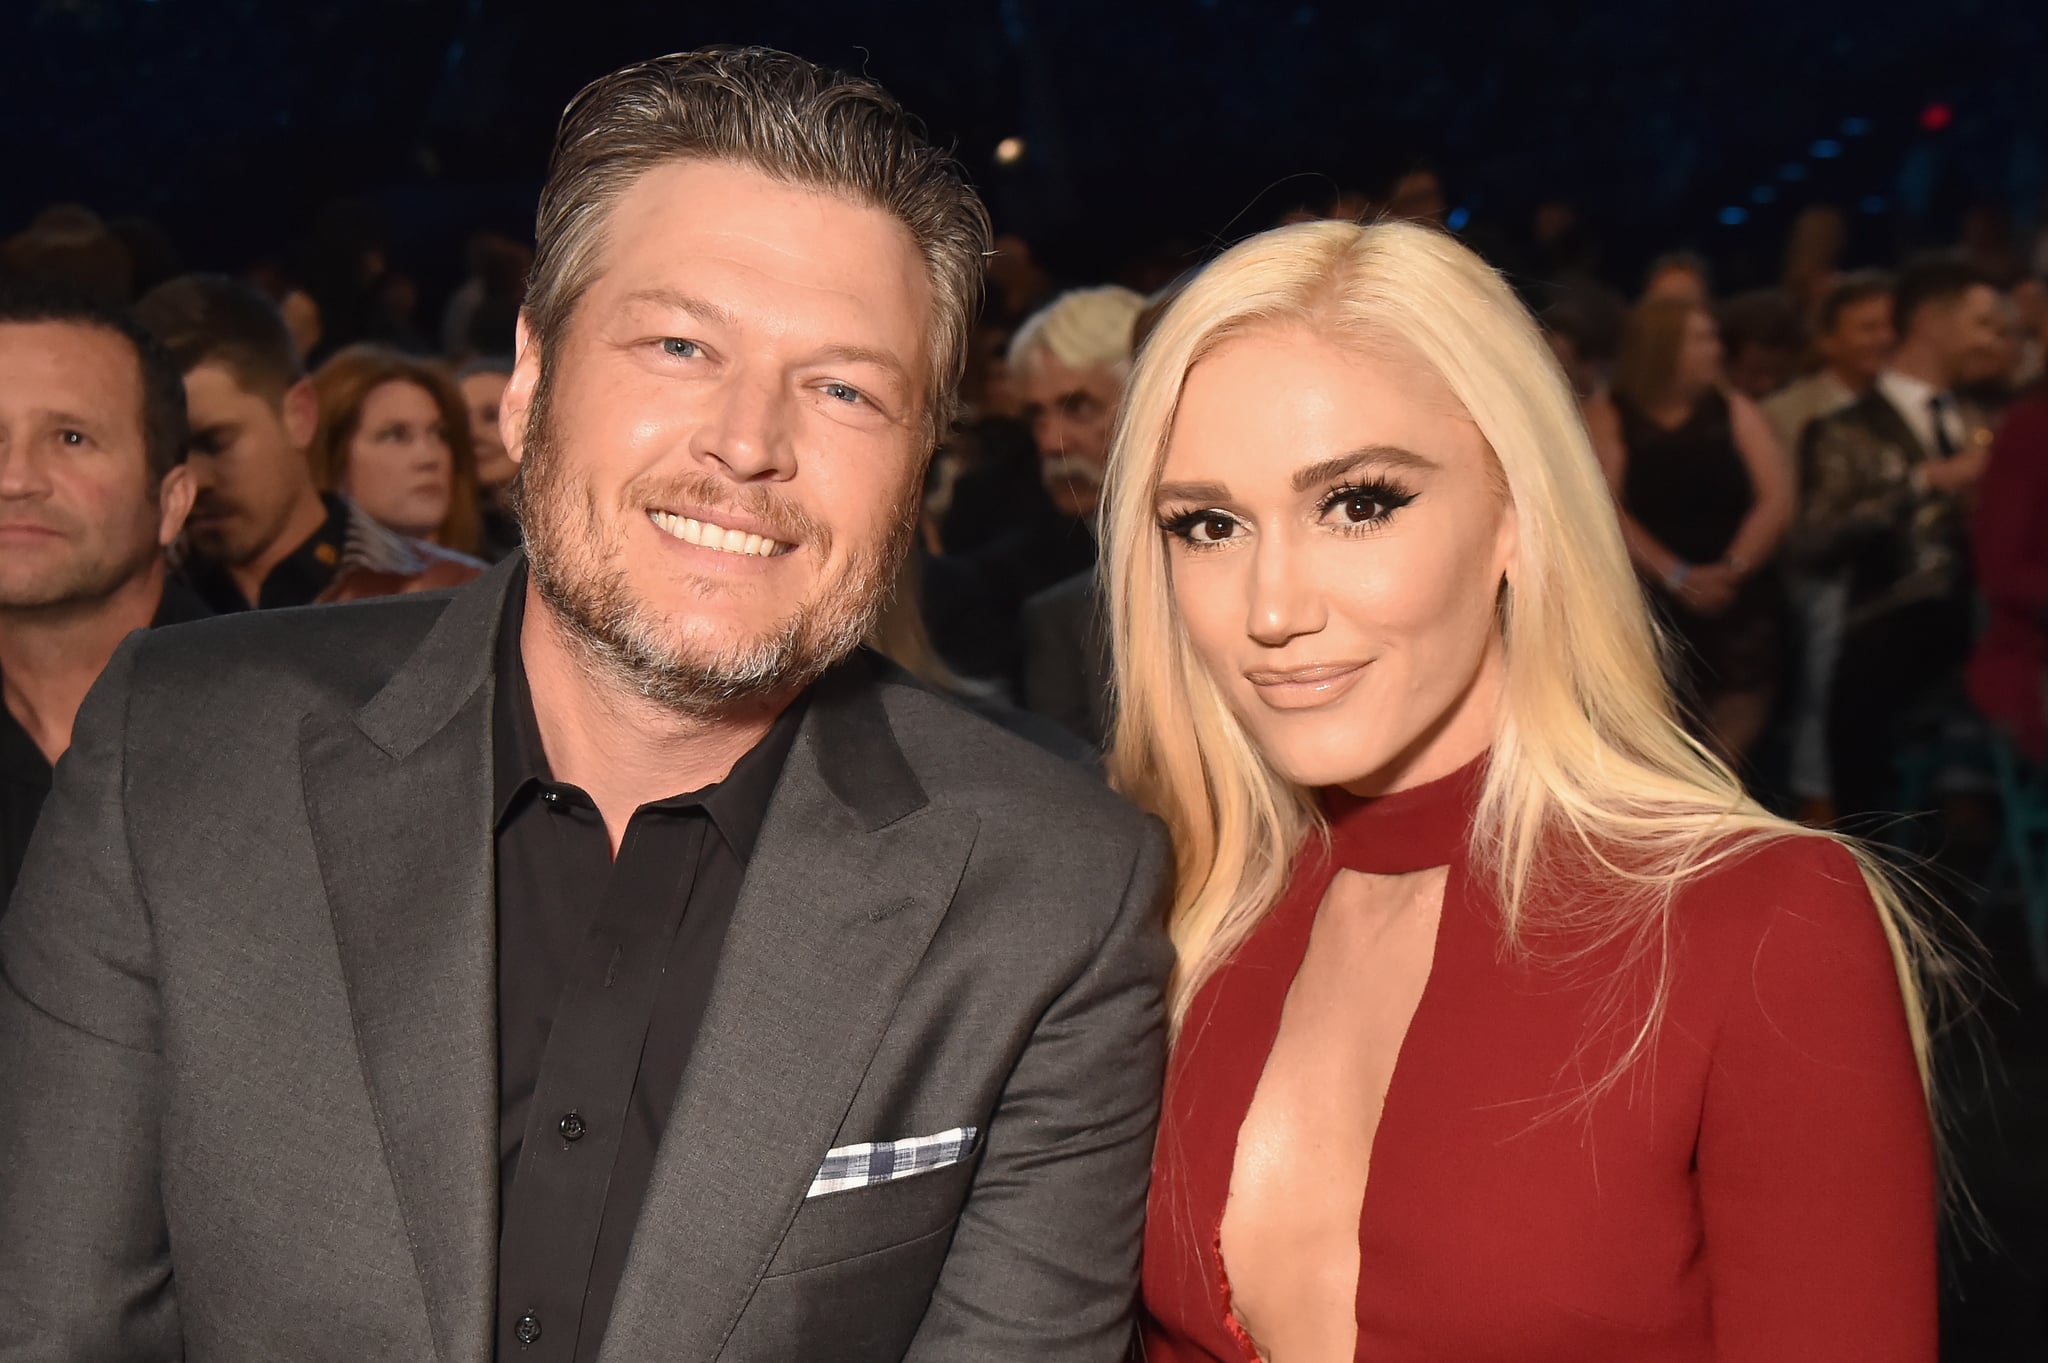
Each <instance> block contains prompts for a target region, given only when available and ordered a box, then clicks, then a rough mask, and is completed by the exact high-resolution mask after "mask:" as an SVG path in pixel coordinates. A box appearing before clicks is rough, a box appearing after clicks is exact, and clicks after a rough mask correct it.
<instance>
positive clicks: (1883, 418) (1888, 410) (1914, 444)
mask: <svg viewBox="0 0 2048 1363" xmlns="http://www.w3.org/2000/svg"><path fill="white" fill-rule="evenodd" d="M1868 401H1869V402H1870V424H1871V427H1872V429H1874V430H1875V431H1876V432H1877V433H1878V435H1879V436H1880V437H1881V438H1883V439H1885V440H1889V441H1892V442H1893V443H1895V444H1897V445H1898V447H1899V448H1900V449H1902V450H1904V451H1906V457H1907V458H1908V459H1910V460H1911V461H1912V462H1913V463H1915V464H1921V463H1925V462H1926V461H1927V460H1928V459H1930V458H1932V457H1933V455H1934V451H1932V450H1930V449H1928V448H1927V447H1926V446H1925V445H1922V444H1921V443H1920V437H1919V436H1918V435H1916V434H1914V432H1913V423H1912V422H1910V421H1908V420H1906V417H1905V413H1903V412H1901V411H1900V410H1899V409H1898V408H1897V407H1896V406H1895V405H1894V404H1893V403H1892V400H1891V399H1890V398H1888V397H1886V396H1885V395H1884V394H1883V393H1882V392H1881V391H1879V390H1878V389H1876V388H1872V389H1871V390H1870V394H1869V398H1868Z"/></svg>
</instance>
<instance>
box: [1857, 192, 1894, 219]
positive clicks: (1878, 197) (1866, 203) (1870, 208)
mask: <svg viewBox="0 0 2048 1363" xmlns="http://www.w3.org/2000/svg"><path fill="white" fill-rule="evenodd" d="M1856 206H1857V207H1858V208H1860V209H1862V210H1863V211H1864V212H1865V213H1868V214H1869V215H1870V216H1871V217H1873V218H1875V217H1881V216H1883V215H1884V214H1886V213H1889V212H1891V208H1892V206H1891V201H1890V200H1888V199H1886V198H1885V196H1884V195H1882V194H1866V195H1864V197H1863V202H1862V203H1860V204H1858V205H1856Z"/></svg>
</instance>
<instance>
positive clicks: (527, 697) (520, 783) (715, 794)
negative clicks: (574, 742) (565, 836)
mask: <svg viewBox="0 0 2048 1363" xmlns="http://www.w3.org/2000/svg"><path fill="white" fill-rule="evenodd" d="M526 583H527V570H526V568H525V567H524V565H522V566H521V567H520V568H519V570H518V571H517V573H515V574H514V576H513V579H512V582H511V584H510V589H509V590H508V591H507V592H506V593H505V613H504V617H503V619H502V621H501V623H500V625H499V628H498V650H497V659H496V673H497V686H496V700H495V702H494V705H493V715H492V737H493V745H494V751H493V756H492V768H493V772H492V795H493V811H492V812H493V816H494V826H496V827H503V825H504V821H505V818H506V815H507V814H509V813H510V812H511V810H512V807H513V802H514V801H515V800H517V799H518V798H519V795H520V793H521V792H522V791H524V790H525V789H526V787H527V786H528V785H529V784H531V783H534V782H540V783H542V784H552V783H554V780H555V778H554V773H553V772H552V770H550V768H549V766H548V759H547V752H546V750H545V749H544V748H543V747H542V744H541V738H540V721H539V720H538V719H537V718H536V717H535V715H534V711H533V689H532V687H531V686H530V685H529V683H528V682H527V678H526V663H525V660H524V658H523V657H522V656H521V654H520V650H519V641H520V635H521V632H522V630H523V629H524V627H525V623H526ZM809 702H810V692H809V691H806V692H804V694H803V695H801V696H798V697H797V699H796V700H794V701H792V702H791V703H790V704H789V706H788V707H787V708H785V709H784V710H783V712H782V713H781V714H780V715H778V716H777V717H776V720H775V723H774V724H773V725H771V726H770V727H769V730H768V732H767V733H766V734H765V735H763V737H762V739H761V741H760V742H759V743H756V744H755V745H754V746H753V747H752V748H750V749H749V750H748V751H747V753H746V755H745V756H743V757H741V758H740V760H739V761H737V762H735V763H734V764H733V768H732V770H731V771H730V772H728V773H727V774H726V777H725V779H724V780H722V781H717V782H714V783H713V784H711V785H708V786H704V787H701V788H699V789H697V790H691V791H683V792H681V793H679V794H676V795H672V796H669V797H668V798H666V799H663V800H656V801H654V802H653V804H652V807H654V808H662V809H680V808H686V807H691V806H698V807H701V808H702V809H703V810H704V812H705V813H706V814H708V815H709V816H710V817H711V822H712V824H713V825H714V826H715V827H716V828H717V829H718V832H719V835H720V836H721V837H723V838H724V839H725V841H726V843H727V845H728V846H730V847H731V848H732V850H733V852H734V853H735V854H736V855H738V857H739V859H740V860H741V861H742V862H745V861H747V860H749V859H750V858H751V857H752V856H753V854H754V844H755V843H756V842H758V841H759V840H760V836H761V826H762V825H763V824H764V823H766V822H767V820H768V805H769V802H770V801H771V799H772V798H773V797H774V794H775V787H776V786H777V785H778V784H779V783H780V782H781V780H782V769H783V767H784V765H785V764H786V763H787V762H788V759H789V752H790V749H791V748H793V747H795V746H796V735H797V730H798V729H799V728H801V727H802V723H803V715H804V711H805V709H806V708H807V707H808V705H809Z"/></svg>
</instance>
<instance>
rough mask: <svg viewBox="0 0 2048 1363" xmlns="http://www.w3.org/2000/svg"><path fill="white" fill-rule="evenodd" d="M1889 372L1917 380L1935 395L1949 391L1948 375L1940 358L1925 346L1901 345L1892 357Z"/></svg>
mask: <svg viewBox="0 0 2048 1363" xmlns="http://www.w3.org/2000/svg"><path fill="white" fill-rule="evenodd" d="M1891 370H1892V372H1893V373H1894V374H1902V375H1904V376H1905V377H1907V378H1909V379H1917V380H1918V381H1919V382H1921V383H1924V384H1926V385H1927V386H1928V387H1929V388H1932V389H1933V390H1934V391H1935V392H1937V393H1945V392H1947V391H1948V390H1949V386H1950V384H1949V373H1948V369H1947V367H1946V366H1944V365H1943V364H1942V363H1941V360H1940V357H1939V356H1937V355H1935V354H1934V353H1933V352H1932V351H1930V350H1928V349H1927V348H1926V347H1925V346H1916V345H1911V344H1908V345H1902V346H1900V347H1899V349H1898V352H1897V353H1896V354H1894V355H1893V356H1892V363H1891Z"/></svg>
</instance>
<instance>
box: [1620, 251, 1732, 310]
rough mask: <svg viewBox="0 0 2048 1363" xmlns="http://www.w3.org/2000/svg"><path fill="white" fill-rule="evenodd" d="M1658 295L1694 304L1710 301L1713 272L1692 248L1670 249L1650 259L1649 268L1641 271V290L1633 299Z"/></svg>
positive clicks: (1646, 299)
mask: <svg viewBox="0 0 2048 1363" xmlns="http://www.w3.org/2000/svg"><path fill="white" fill-rule="evenodd" d="M1660 298H1671V299H1676V300H1677V301H1679V302H1681V303H1690V304H1692V305H1693V306H1694V307H1696V308H1704V307H1708V306H1710V305H1712V303H1713V301H1714V290H1713V276H1712V274H1711V272H1710V271H1709V270H1708V268H1707V262H1706V261H1705V260H1704V259H1702V258H1701V257H1700V256H1699V255H1697V254H1696V253H1694V252H1692V251H1673V252H1671V253H1670V254H1668V255H1661V256H1658V257H1657V258H1656V259H1655V260H1653V261H1651V262H1650V268H1649V269H1647V270H1645V271H1643V291H1642V294H1641V295H1640V297H1638V299H1637V301H1638V302H1641V303H1650V302H1655V301H1656V300H1658V299H1660Z"/></svg>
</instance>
